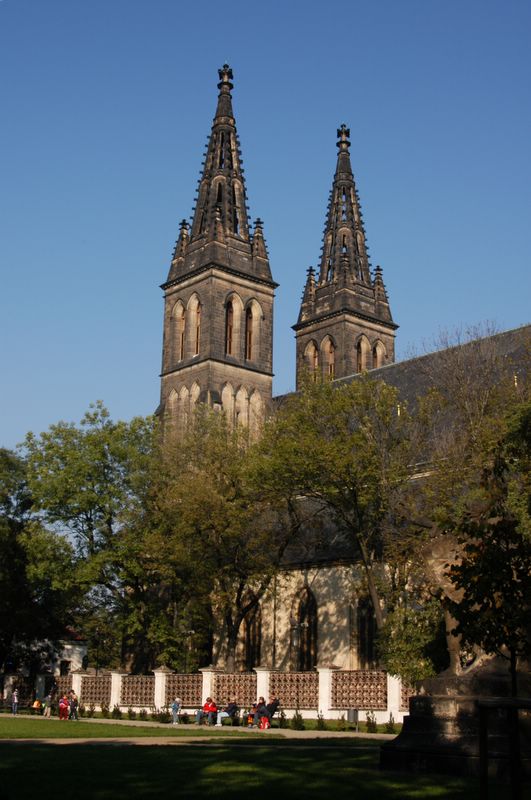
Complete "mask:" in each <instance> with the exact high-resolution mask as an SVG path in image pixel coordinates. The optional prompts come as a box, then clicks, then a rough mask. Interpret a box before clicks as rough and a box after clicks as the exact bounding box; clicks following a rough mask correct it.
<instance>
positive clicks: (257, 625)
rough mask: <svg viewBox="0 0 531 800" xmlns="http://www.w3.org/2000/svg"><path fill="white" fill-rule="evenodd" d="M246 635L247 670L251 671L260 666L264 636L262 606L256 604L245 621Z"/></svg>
mask: <svg viewBox="0 0 531 800" xmlns="http://www.w3.org/2000/svg"><path fill="white" fill-rule="evenodd" d="M244 636H245V671H246V672H251V670H253V669H254V668H255V667H258V666H260V640H261V638H262V614H261V611H260V606H255V607H254V608H253V609H251V611H249V613H248V614H247V616H246V617H245V623H244Z"/></svg>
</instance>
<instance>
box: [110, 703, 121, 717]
mask: <svg viewBox="0 0 531 800" xmlns="http://www.w3.org/2000/svg"><path fill="white" fill-rule="evenodd" d="M111 717H112V718H113V719H122V717H123V714H122V709H121V708H120V706H117V705H115V706H114V707H113V710H112V711H111Z"/></svg>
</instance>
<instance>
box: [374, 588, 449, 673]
mask: <svg viewBox="0 0 531 800" xmlns="http://www.w3.org/2000/svg"><path fill="white" fill-rule="evenodd" d="M378 652H379V655H380V658H381V660H382V665H383V666H384V667H385V669H387V670H388V671H389V672H390V673H391V674H392V675H400V677H401V678H402V680H403V681H405V682H406V683H408V684H413V683H415V682H416V681H420V680H423V679H425V678H429V677H431V676H432V675H435V674H436V673H437V672H440V671H441V670H442V669H444V668H445V667H446V666H447V654H446V649H445V644H444V617H443V611H442V607H441V603H440V601H439V600H438V599H436V598H431V599H429V600H428V601H427V602H425V603H424V606H422V607H419V606H416V607H414V608H410V607H408V606H405V605H401V606H397V607H396V608H395V609H393V611H391V612H390V613H389V614H388V616H387V619H386V621H385V623H384V626H383V628H382V629H381V631H380V635H379V638H378Z"/></svg>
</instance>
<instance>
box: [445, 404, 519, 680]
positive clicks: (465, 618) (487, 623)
mask: <svg viewBox="0 0 531 800" xmlns="http://www.w3.org/2000/svg"><path fill="white" fill-rule="evenodd" d="M530 419H531V404H530V403H529V402H528V403H525V404H523V405H522V406H521V408H520V409H519V410H518V411H517V412H516V413H514V414H513V415H511V419H510V422H509V424H508V432H507V435H506V436H505V437H504V439H503V440H502V442H500V443H499V446H498V448H497V452H496V455H495V458H494V463H493V465H492V466H488V467H487V468H486V469H485V472H484V475H483V479H482V486H481V492H480V493H479V492H478V493H476V495H475V496H474V499H473V502H472V503H471V504H470V508H469V509H468V510H466V511H465V512H464V513H463V516H462V519H461V521H460V523H459V525H458V528H457V538H458V542H459V543H460V545H461V549H460V553H459V557H458V559H457V561H456V562H455V563H452V564H451V566H450V567H449V577H450V580H451V581H452V583H453V584H454V585H455V587H456V588H457V590H458V591H459V593H460V597H459V598H458V600H454V601H449V602H450V605H451V611H452V614H453V616H454V617H455V619H456V620H457V623H458V624H457V628H456V632H457V633H458V634H460V635H462V637H463V639H464V640H465V641H466V642H467V643H469V644H471V645H480V646H481V647H482V648H483V650H484V651H485V652H486V653H495V654H497V655H500V656H502V657H504V658H508V660H509V663H510V673H511V688H512V693H513V695H515V696H516V694H517V659H518V657H527V656H529V655H531V636H530V622H529V620H530V619H531V535H530V534H531V527H530V519H531V517H530V513H529V512H530V508H531V495H530V492H529V456H530V453H531V436H530V432H531V426H530ZM516 487H518V489H519V490H520V492H518V493H517V492H516V491H515V488H516ZM524 487H525V489H524ZM522 489H524V491H523V492H522V491H521V490H522Z"/></svg>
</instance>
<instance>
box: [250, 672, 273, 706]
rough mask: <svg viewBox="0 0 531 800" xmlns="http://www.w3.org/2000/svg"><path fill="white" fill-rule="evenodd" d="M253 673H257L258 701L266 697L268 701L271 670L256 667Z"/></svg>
mask: <svg viewBox="0 0 531 800" xmlns="http://www.w3.org/2000/svg"><path fill="white" fill-rule="evenodd" d="M253 672H256V699H257V700H258V698H259V697H265V699H266V701H268V700H269V697H270V694H269V675H270V672H271V670H270V669H269V667H254V668H253Z"/></svg>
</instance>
